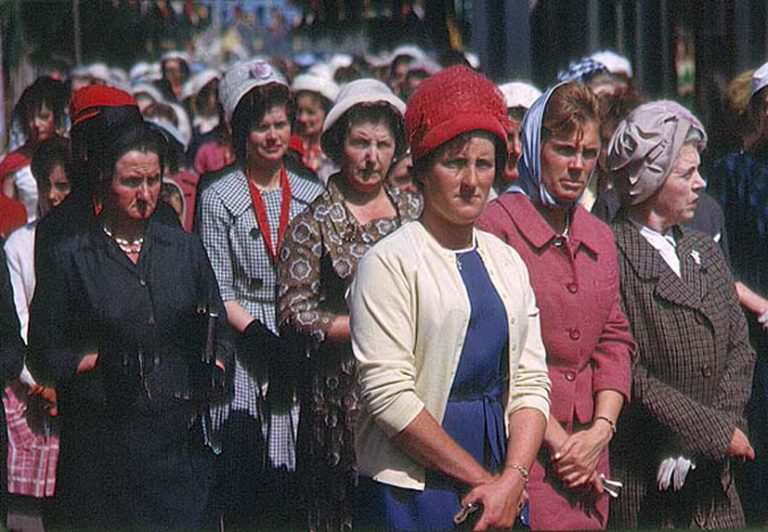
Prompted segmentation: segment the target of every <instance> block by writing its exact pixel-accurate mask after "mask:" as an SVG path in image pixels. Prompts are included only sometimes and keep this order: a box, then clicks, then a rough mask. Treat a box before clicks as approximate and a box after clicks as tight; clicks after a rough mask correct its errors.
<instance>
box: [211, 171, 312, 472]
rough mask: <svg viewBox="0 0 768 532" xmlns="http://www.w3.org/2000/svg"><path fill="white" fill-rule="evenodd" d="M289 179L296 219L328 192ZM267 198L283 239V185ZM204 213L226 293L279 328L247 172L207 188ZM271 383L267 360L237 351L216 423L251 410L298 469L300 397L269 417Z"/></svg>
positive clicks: (274, 457) (285, 461)
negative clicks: (230, 385) (249, 358)
mask: <svg viewBox="0 0 768 532" xmlns="http://www.w3.org/2000/svg"><path fill="white" fill-rule="evenodd" d="M288 181H289V183H290V185H291V195H292V198H291V206H290V214H289V218H290V219H293V218H294V217H295V216H297V215H298V214H300V213H301V212H302V211H303V210H304V209H305V208H306V207H307V205H308V204H309V203H310V202H311V201H312V200H313V199H314V198H315V197H316V196H318V195H319V194H320V193H321V192H322V187H321V185H319V184H318V183H315V182H312V181H309V180H307V179H304V178H301V177H299V176H297V175H295V174H293V173H291V172H288ZM262 198H263V199H264V204H265V206H266V211H267V218H268V220H269V227H270V233H271V236H272V242H277V238H278V228H279V221H280V204H281V198H282V189H280V188H278V189H275V190H271V191H267V192H263V193H262ZM200 214H201V224H200V236H201V238H202V240H203V244H204V245H205V248H206V251H207V252H208V256H209V258H210V260H211V265H212V266H213V271H214V272H215V274H216V278H217V280H218V282H219V290H220V291H221V297H222V299H223V300H224V302H226V301H232V300H234V301H237V302H238V303H239V304H240V305H241V306H242V307H243V308H244V309H245V310H246V311H247V312H248V313H249V314H250V315H251V316H253V317H254V318H256V319H257V320H259V321H260V322H261V323H263V324H264V325H266V326H267V327H269V329H270V330H272V331H273V332H275V333H277V326H276V320H275V296H276V293H277V288H276V269H275V266H274V264H273V263H272V258H271V257H270V255H269V253H268V252H267V249H266V247H265V244H264V239H263V237H262V233H261V230H260V228H259V224H258V221H257V219H256V215H255V212H254V210H253V204H252V201H251V196H250V192H249V190H248V182H247V178H246V176H245V174H244V173H243V172H242V171H241V170H239V169H238V170H235V171H233V172H231V173H230V174H227V175H226V176H224V177H223V178H221V179H220V180H218V181H216V182H215V183H213V184H212V185H211V186H210V187H209V188H208V189H206V190H205V192H204V193H203V195H202V198H201V205H200ZM246 366H247V367H246ZM268 387H269V378H268V375H267V371H266V360H264V361H256V363H255V364H254V363H251V364H248V363H245V361H244V360H243V359H242V358H241V357H240V356H239V355H238V356H236V361H235V373H234V395H233V396H232V397H231V400H230V401H228V402H226V403H225V404H221V405H217V406H215V407H214V408H212V412H211V414H212V421H213V429H214V432H216V431H218V430H220V429H221V427H222V426H223V424H224V422H225V421H226V420H227V418H228V417H229V415H230V412H231V411H233V410H237V411H244V412H247V414H248V415H249V416H250V417H252V418H253V419H256V420H261V425H262V431H263V433H264V437H265V439H268V446H269V448H268V452H269V459H270V461H271V465H272V466H273V467H280V466H285V467H287V469H288V470H289V471H293V470H294V469H295V459H296V458H295V441H296V430H297V427H298V413H299V412H298V402H297V401H294V402H293V404H292V405H271V415H270V416H268V417H267V416H266V415H265V414H266V412H267V410H266V408H265V407H266V404H265V403H264V398H265V397H266V393H267V390H268Z"/></svg>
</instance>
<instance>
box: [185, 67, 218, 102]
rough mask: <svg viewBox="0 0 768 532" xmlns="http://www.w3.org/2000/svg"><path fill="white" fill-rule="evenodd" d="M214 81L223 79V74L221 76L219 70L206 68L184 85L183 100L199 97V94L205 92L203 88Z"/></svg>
mask: <svg viewBox="0 0 768 532" xmlns="http://www.w3.org/2000/svg"><path fill="white" fill-rule="evenodd" d="M214 79H221V74H219V72H218V70H213V69H212V68H206V69H205V70H203V71H202V72H198V73H197V74H195V75H194V76H192V77H191V78H189V79H188V80H187V81H186V82H185V83H184V85H182V87H181V99H182V100H186V99H187V98H189V97H190V96H197V94H198V93H199V92H200V91H201V90H203V87H205V86H206V85H208V84H209V83H210V82H211V81H213V80H214Z"/></svg>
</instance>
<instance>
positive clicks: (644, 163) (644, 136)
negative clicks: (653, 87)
mask: <svg viewBox="0 0 768 532" xmlns="http://www.w3.org/2000/svg"><path fill="white" fill-rule="evenodd" d="M692 131H693V133H694V135H695V136H694V137H693V139H694V140H695V141H696V144H697V145H696V147H697V148H698V150H699V151H700V152H701V151H703V150H704V148H706V146H707V132H706V131H705V130H704V126H703V125H702V124H701V122H700V121H699V119H698V118H696V117H695V116H694V115H693V114H692V113H691V112H690V111H689V110H688V109H686V108H685V107H683V106H682V105H680V104H679V103H677V102H673V101H671V100H659V101H655V102H649V103H646V104H643V105H641V106H640V107H637V108H636V109H635V110H634V111H632V112H631V113H629V115H628V116H627V118H625V119H624V120H622V121H621V122H620V123H619V125H618V127H617V128H616V131H615V132H614V133H613V137H612V138H611V142H610V145H609V146H608V159H607V164H608V169H609V170H610V171H611V172H613V173H614V176H615V181H614V182H615V184H616V187H617V189H618V190H619V192H620V194H621V198H622V203H624V204H629V205H638V204H640V203H642V202H644V201H645V200H647V199H648V198H650V197H651V196H652V195H653V193H654V192H656V191H657V190H658V189H659V188H661V186H662V185H663V184H664V181H666V179H667V176H669V173H670V172H671V171H672V168H673V167H674V165H675V161H676V160H677V156H678V155H679V153H680V148H682V147H683V144H685V142H686V140H690V139H691V135H690V134H691V132H692Z"/></svg>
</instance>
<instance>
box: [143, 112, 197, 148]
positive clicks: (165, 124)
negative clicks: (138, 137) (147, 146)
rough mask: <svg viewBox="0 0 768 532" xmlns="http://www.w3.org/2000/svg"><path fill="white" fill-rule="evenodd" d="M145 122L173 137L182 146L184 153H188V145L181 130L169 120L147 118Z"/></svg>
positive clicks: (155, 117) (156, 117) (154, 117)
mask: <svg viewBox="0 0 768 532" xmlns="http://www.w3.org/2000/svg"><path fill="white" fill-rule="evenodd" d="M144 120H145V121H147V122H149V123H150V124H153V125H155V126H157V127H159V128H160V129H162V130H163V131H164V132H165V133H167V134H168V135H170V136H171V137H173V138H174V140H176V142H178V143H179V144H181V146H182V147H183V148H184V151H187V143H186V142H185V139H184V136H183V135H182V134H181V132H180V131H179V129H178V128H177V127H176V126H174V125H173V124H172V123H170V122H169V121H168V120H166V119H164V118H160V117H158V116H153V117H151V118H145V119H144Z"/></svg>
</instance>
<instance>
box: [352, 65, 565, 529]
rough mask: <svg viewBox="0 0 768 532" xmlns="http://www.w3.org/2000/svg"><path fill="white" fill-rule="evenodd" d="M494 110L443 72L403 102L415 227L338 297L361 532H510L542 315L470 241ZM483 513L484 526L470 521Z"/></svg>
mask: <svg viewBox="0 0 768 532" xmlns="http://www.w3.org/2000/svg"><path fill="white" fill-rule="evenodd" d="M505 124H506V106H505V105H504V102H503V99H502V96H501V94H500V93H499V92H498V91H497V89H496V88H495V86H494V85H493V84H492V83H491V82H490V81H489V80H487V79H486V78H484V77H483V76H481V75H479V74H477V73H475V72H474V71H472V70H470V69H468V68H466V67H462V66H458V67H452V68H449V69H447V70H444V71H442V72H441V73H438V74H436V75H435V76H433V77H432V78H429V79H427V80H426V81H424V82H423V83H422V84H421V85H420V86H419V88H418V89H416V91H415V92H414V94H413V95H412V96H411V99H410V100H409V103H408V110H407V112H406V131H407V135H408V138H409V140H410V142H411V151H412V153H413V157H414V176H415V180H416V182H417V183H418V185H419V186H420V188H421V190H422V193H423V195H424V211H423V214H422V216H421V218H420V219H419V221H418V222H414V223H411V224H407V225H405V226H404V227H402V228H401V229H400V230H398V231H397V232H396V233H395V234H393V235H392V236H390V237H389V238H387V239H385V240H384V241H382V242H380V243H379V244H377V245H376V246H375V247H374V248H373V249H372V250H371V251H370V253H369V254H368V255H366V256H365V257H364V258H363V260H362V261H361V262H360V264H359V267H358V272H357V275H356V277H355V282H354V283H353V284H352V288H351V291H350V295H349V298H348V299H349V302H350V315H351V319H352V346H353V349H354V353H355V357H356V359H357V362H358V383H359V385H360V389H361V398H362V405H361V408H360V414H359V420H358V424H357V432H356V449H357V457H358V464H359V469H360V473H361V475H363V478H361V479H360V492H359V493H358V500H359V501H360V503H359V506H358V510H359V519H358V521H357V522H356V523H357V524H358V525H361V526H363V527H365V526H366V525H368V526H371V527H374V528H379V527H385V528H395V529H410V530H414V529H416V530H418V529H448V528H452V527H453V526H454V523H455V522H456V523H458V522H459V521H462V520H463V519H464V518H465V517H466V516H467V514H469V513H470V512H472V513H474V515H473V516H472V518H473V519H477V522H476V523H475V529H476V530H485V529H486V528H510V527H511V526H512V525H513V524H514V522H515V518H516V516H517V514H518V512H519V511H520V509H521V508H522V506H523V503H524V497H525V496H524V489H525V485H526V483H527V481H528V472H529V469H530V467H531V463H532V462H533V460H534V458H535V456H536V452H537V450H538V448H539V445H540V444H541V440H542V437H543V435H544V427H545V425H546V419H547V416H548V413H549V399H548V396H549V386H550V382H549V378H548V376H547V368H546V363H545V353H544V346H543V344H542V341H541V334H540V325H539V315H538V309H537V308H536V301H535V298H534V295H533V291H532V290H531V286H530V284H529V283H528V272H527V270H526V268H525V265H524V264H523V261H522V260H521V259H520V257H519V256H518V255H517V253H515V251H514V250H512V248H510V247H509V246H506V245H505V244H504V243H502V242H501V241H499V240H498V239H497V238H495V237H493V236H491V235H489V234H487V233H483V232H481V231H477V230H475V228H474V222H475V220H477V218H478V217H479V216H480V214H481V213H482V212H483V209H484V207H485V203H486V201H487V199H488V194H489V191H490V188H491V185H492V184H493V182H494V179H495V178H496V177H498V175H499V174H500V173H501V172H503V171H504V164H505V161H506V155H507V148H506V136H507V131H506V128H505ZM480 507H482V511H475V510H477V509H478V508H480Z"/></svg>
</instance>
